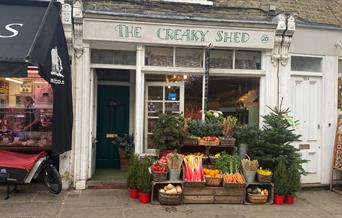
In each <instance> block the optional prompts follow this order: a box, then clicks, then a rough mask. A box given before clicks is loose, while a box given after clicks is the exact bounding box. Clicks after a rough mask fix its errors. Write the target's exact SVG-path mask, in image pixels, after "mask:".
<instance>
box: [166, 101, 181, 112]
mask: <svg viewBox="0 0 342 218" xmlns="http://www.w3.org/2000/svg"><path fill="white" fill-rule="evenodd" d="M179 112H180V105H179V102H166V103H165V113H179Z"/></svg>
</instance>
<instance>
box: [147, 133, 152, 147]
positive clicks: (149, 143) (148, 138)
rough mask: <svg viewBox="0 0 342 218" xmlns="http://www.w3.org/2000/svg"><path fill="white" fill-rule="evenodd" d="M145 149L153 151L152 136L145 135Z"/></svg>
mask: <svg viewBox="0 0 342 218" xmlns="http://www.w3.org/2000/svg"><path fill="white" fill-rule="evenodd" d="M147 149H153V135H152V134H148V135H147Z"/></svg>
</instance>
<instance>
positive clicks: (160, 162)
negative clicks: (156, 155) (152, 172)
mask: <svg viewBox="0 0 342 218" xmlns="http://www.w3.org/2000/svg"><path fill="white" fill-rule="evenodd" d="M158 163H159V164H160V165H167V158H166V157H165V156H161V158H160V159H159V160H158Z"/></svg>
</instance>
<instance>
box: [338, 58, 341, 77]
mask: <svg viewBox="0 0 342 218" xmlns="http://www.w3.org/2000/svg"><path fill="white" fill-rule="evenodd" d="M338 74H340V76H341V75H342V60H338Z"/></svg>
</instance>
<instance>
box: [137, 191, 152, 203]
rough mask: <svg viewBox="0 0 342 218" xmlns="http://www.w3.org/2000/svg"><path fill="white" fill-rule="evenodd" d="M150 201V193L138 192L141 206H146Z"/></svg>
mask: <svg viewBox="0 0 342 218" xmlns="http://www.w3.org/2000/svg"><path fill="white" fill-rule="evenodd" d="M150 200H151V193H142V192H139V201H140V203H142V204H146V203H148V202H150Z"/></svg>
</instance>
